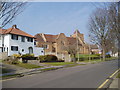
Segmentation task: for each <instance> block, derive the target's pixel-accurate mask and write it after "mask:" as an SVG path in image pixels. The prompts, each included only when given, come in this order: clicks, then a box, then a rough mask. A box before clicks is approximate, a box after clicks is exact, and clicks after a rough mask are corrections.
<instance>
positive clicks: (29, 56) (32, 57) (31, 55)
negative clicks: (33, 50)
mask: <svg viewBox="0 0 120 90" xmlns="http://www.w3.org/2000/svg"><path fill="white" fill-rule="evenodd" d="M21 57H22V59H23V60H33V59H35V57H34V54H24V55H22V56H21Z"/></svg>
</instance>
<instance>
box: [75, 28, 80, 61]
mask: <svg viewBox="0 0 120 90" xmlns="http://www.w3.org/2000/svg"><path fill="white" fill-rule="evenodd" d="M76 42H77V56H78V61H80V59H79V47H78V33H77V30H76Z"/></svg>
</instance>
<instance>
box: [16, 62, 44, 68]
mask: <svg viewBox="0 0 120 90" xmlns="http://www.w3.org/2000/svg"><path fill="white" fill-rule="evenodd" d="M15 65H16V66H19V67H23V68H26V69H33V68H42V67H43V66H38V65H34V64H28V63H19V64H15Z"/></svg>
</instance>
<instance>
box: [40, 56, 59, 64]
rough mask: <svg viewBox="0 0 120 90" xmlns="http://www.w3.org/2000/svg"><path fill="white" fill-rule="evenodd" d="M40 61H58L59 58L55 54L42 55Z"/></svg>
mask: <svg viewBox="0 0 120 90" xmlns="http://www.w3.org/2000/svg"><path fill="white" fill-rule="evenodd" d="M38 59H39V60H40V62H56V61H58V58H57V57H56V56H55V55H44V56H43V55H41V56H39V57H38Z"/></svg>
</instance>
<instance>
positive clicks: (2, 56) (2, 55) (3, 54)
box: [0, 52, 8, 59]
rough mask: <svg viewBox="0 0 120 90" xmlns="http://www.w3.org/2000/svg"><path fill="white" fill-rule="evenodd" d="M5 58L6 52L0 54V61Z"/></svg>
mask: <svg viewBox="0 0 120 90" xmlns="http://www.w3.org/2000/svg"><path fill="white" fill-rule="evenodd" d="M7 57H8V56H7V52H0V59H5V58H7Z"/></svg>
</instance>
